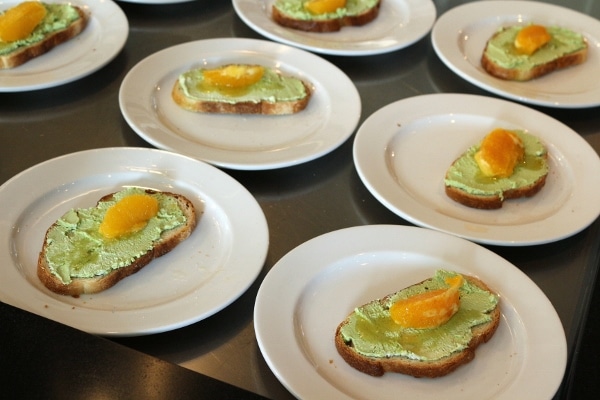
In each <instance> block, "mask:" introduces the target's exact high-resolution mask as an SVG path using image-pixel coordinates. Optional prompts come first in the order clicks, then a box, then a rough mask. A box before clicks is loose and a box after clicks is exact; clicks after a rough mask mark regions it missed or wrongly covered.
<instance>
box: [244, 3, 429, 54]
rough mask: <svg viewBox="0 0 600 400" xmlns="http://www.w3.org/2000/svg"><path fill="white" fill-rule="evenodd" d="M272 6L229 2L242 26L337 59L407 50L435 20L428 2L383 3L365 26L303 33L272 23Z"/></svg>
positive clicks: (426, 31)
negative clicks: (334, 56) (244, 24)
mask: <svg viewBox="0 0 600 400" xmlns="http://www.w3.org/2000/svg"><path fill="white" fill-rule="evenodd" d="M274 2H275V1H274V0H260V1H255V0H233V7H234V9H235V12H236V13H237V15H238V16H239V17H240V19H241V20H242V21H244V23H246V25H248V26H249V27H250V28H252V29H253V30H255V31H256V32H257V33H259V34H261V35H263V36H265V37H267V38H269V39H272V40H275V41H278V42H281V43H285V44H289V45H292V46H297V47H300V48H303V49H306V50H311V51H314V52H316V53H322V54H331V55H338V56H368V55H374V54H382V53H389V52H392V51H396V50H399V49H402V48H404V47H407V46H410V45H411V44H413V43H415V42H417V41H418V40H419V39H421V38H423V37H424V36H425V35H427V33H429V31H430V30H431V27H432V26H433V23H434V22H435V17H436V10H435V5H434V4H433V2H432V1H431V0H384V1H383V2H382V3H381V8H380V10H379V15H378V16H377V18H376V19H375V20H373V21H372V22H370V23H368V24H366V25H363V26H359V27H344V28H342V30H340V31H339V32H331V33H315V32H303V31H299V30H296V29H290V28H286V27H283V26H281V25H279V24H277V23H276V22H275V21H273V19H272V18H271V8H272V5H273V3H274Z"/></svg>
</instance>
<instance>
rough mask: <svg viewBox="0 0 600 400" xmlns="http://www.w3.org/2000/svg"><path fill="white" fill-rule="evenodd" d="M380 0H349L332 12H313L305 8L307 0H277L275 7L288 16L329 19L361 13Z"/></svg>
mask: <svg viewBox="0 0 600 400" xmlns="http://www.w3.org/2000/svg"><path fill="white" fill-rule="evenodd" d="M378 2H379V0H348V1H347V2H346V6H345V7H340V8H338V9H337V10H336V11H335V12H332V13H323V14H312V13H310V12H309V11H307V10H306V9H305V8H304V3H306V0H277V1H276V2H275V5H274V6H275V7H277V9H278V10H279V11H281V12H282V13H283V14H285V15H287V16H288V17H291V18H294V19H299V20H315V21H318V20H327V19H336V18H343V17H347V16H348V17H351V16H354V15H359V14H362V13H364V12H365V11H367V10H370V9H371V8H373V7H375V6H376V5H377V3H378Z"/></svg>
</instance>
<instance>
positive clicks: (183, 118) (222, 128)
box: [119, 38, 361, 170]
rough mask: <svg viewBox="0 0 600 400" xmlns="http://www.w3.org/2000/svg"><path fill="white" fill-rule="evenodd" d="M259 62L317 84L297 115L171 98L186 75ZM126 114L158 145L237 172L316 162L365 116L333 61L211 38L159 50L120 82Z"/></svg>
mask: <svg viewBox="0 0 600 400" xmlns="http://www.w3.org/2000/svg"><path fill="white" fill-rule="evenodd" d="M232 63H233V64H236V63H245V64H260V65H264V66H267V67H271V68H275V69H277V70H279V71H281V72H282V73H283V74H288V75H291V76H296V77H298V78H300V79H303V80H304V81H305V82H307V83H308V84H309V85H310V86H311V87H312V89H313V94H312V97H311V99H310V102H309V104H308V106H307V107H306V108H305V109H304V110H303V111H301V112H299V113H296V114H292V115H231V114H206V113H194V112H190V111H186V110H184V109H182V108H181V107H179V106H178V105H177V104H176V103H175V102H174V101H173V99H172V98H171V89H172V87H173V85H174V83H175V81H176V80H177V77H178V76H179V74H181V73H183V72H185V71H187V70H190V69H193V68H199V67H206V68H211V67H217V66H220V65H223V64H232ZM119 102H120V106H121V112H122V113H123V116H124V118H125V120H126V121H127V123H128V124H129V125H130V126H131V127H132V128H133V130H134V131H135V132H136V133H137V134H138V135H139V136H140V137H142V138H143V139H144V140H146V141H147V142H149V143H151V144H152V145H154V146H156V147H159V148H162V149H166V150H173V151H176V152H178V153H182V154H186V155H189V156H192V157H195V158H198V159H200V160H203V161H206V162H209V163H211V164H215V165H218V166H220V167H226V168H231V169H243V170H259V169H272V168H281V167H286V166H290V165H296V164H300V163H303V162H307V161H311V160H313V159H316V158H318V157H320V156H323V155H325V154H327V153H329V152H330V151H332V150H334V149H335V148H337V147H338V146H339V145H341V144H342V143H343V142H345V141H346V140H347V139H348V137H349V136H350V135H352V133H353V132H354V130H355V129H356V126H357V125H358V120H359V118H360V113H361V102H360V96H359V94H358V91H357V89H356V87H355V86H354V84H353V83H352V81H351V80H350V79H349V78H348V77H347V76H346V75H345V74H344V73H343V72H342V71H341V70H340V69H338V68H337V67H335V66H334V65H333V64H331V63H329V62H328V61H325V60H324V59H322V58H320V57H318V56H316V55H314V54H311V53H308V52H306V51H303V50H299V49H295V48H292V47H289V46H286V45H282V44H278V43H273V42H269V41H263V40H253V39H229V38H227V39H209V40H200V41H195V42H189V43H184V44H181V45H177V46H173V47H170V48H167V49H165V50H162V51H159V52H158V53H155V54H153V55H151V56H149V57H147V58H145V59H144V60H142V61H141V62H140V63H138V64H137V65H136V66H135V67H133V68H132V69H131V70H130V71H129V73H128V74H127V76H126V77H125V79H124V80H123V83H122V84H121V90H120V92H119Z"/></svg>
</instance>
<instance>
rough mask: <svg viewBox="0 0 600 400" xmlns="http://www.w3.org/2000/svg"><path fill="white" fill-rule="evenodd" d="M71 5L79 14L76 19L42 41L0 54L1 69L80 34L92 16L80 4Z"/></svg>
mask: <svg viewBox="0 0 600 400" xmlns="http://www.w3.org/2000/svg"><path fill="white" fill-rule="evenodd" d="M69 6H70V7H73V8H74V9H75V10H76V12H77V13H78V14H79V18H78V19H76V20H74V21H73V22H71V23H70V24H69V25H68V26H66V27H65V28H63V29H60V30H57V31H53V32H51V33H49V34H47V35H45V36H44V37H43V39H41V40H40V41H37V42H34V43H30V44H26V45H25V44H24V45H22V46H19V47H17V48H15V49H14V50H13V51H11V52H10V53H7V54H2V55H0V69H10V68H15V67H18V66H19V65H22V64H24V63H26V62H27V61H29V60H31V59H33V58H35V57H38V56H41V55H42V54H44V53H47V52H48V51H50V50H52V49H53V48H55V47H56V46H58V45H60V44H62V43H65V42H67V41H69V40H70V39H72V38H74V37H75V36H77V35H79V34H80V33H81V32H82V31H83V30H84V29H85V28H86V26H87V25H88V21H89V18H90V16H89V14H88V13H87V12H85V11H84V10H83V9H82V8H81V7H79V6H76V5H69Z"/></svg>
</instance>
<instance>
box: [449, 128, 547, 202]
mask: <svg viewBox="0 0 600 400" xmlns="http://www.w3.org/2000/svg"><path fill="white" fill-rule="evenodd" d="M514 132H515V133H516V134H517V135H518V136H519V137H520V138H521V140H522V141H523V146H524V149H525V157H524V159H523V161H522V162H521V163H519V164H517V166H516V167H515V169H514V172H513V174H512V175H511V176H509V177H506V178H494V177H488V176H485V175H484V174H483V173H482V172H481V170H480V169H479V166H478V165H477V162H476V161H475V153H477V151H478V150H479V144H477V145H474V146H471V147H470V148H469V149H468V150H467V151H466V152H465V153H464V154H463V155H462V156H461V157H460V158H459V159H458V160H456V162H454V164H453V165H452V166H451V167H450V168H449V169H448V172H447V173H446V178H445V179H444V183H445V185H446V186H452V187H455V188H458V189H461V190H464V191H465V192H467V193H470V194H473V195H477V196H496V195H499V196H500V197H501V198H502V196H503V195H502V193H503V192H504V191H506V190H509V189H516V188H519V187H523V186H527V185H530V184H532V183H534V182H536V181H537V180H538V179H540V178H541V177H542V176H544V175H546V174H547V173H548V163H547V161H546V157H545V155H546V147H545V146H544V145H543V144H542V143H541V142H540V141H539V140H538V139H537V138H536V137H535V136H533V135H530V134H528V133H525V132H523V131H514Z"/></svg>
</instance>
